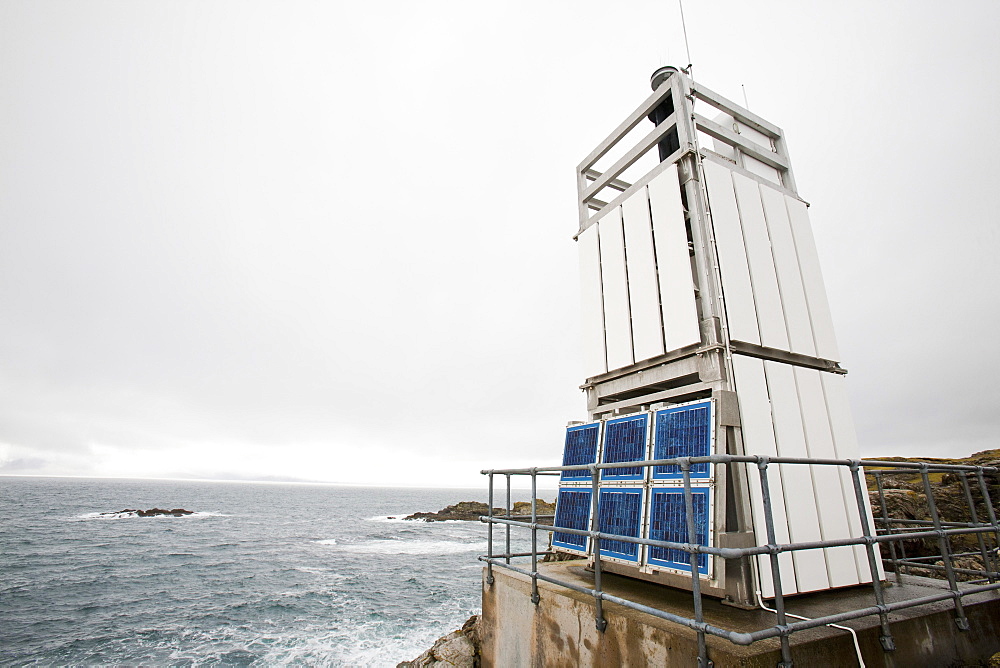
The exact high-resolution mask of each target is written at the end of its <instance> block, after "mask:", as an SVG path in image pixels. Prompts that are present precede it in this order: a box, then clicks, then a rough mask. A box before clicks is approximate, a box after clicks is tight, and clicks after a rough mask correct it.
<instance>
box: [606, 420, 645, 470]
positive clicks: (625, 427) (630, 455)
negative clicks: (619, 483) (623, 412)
mask: <svg viewBox="0 0 1000 668" xmlns="http://www.w3.org/2000/svg"><path fill="white" fill-rule="evenodd" d="M648 432H649V414H648V413H638V414H636V415H629V416H626V417H621V418H615V419H614V420H608V421H607V422H606V423H604V448H603V450H602V454H601V462H602V463H604V464H610V463H614V462H634V461H640V460H643V459H645V458H646V444H647V443H648V438H647V434H648ZM644 477H645V470H644V469H643V468H642V467H621V468H611V469H604V470H603V471H601V479H602V480H642V479H643V478H644Z"/></svg>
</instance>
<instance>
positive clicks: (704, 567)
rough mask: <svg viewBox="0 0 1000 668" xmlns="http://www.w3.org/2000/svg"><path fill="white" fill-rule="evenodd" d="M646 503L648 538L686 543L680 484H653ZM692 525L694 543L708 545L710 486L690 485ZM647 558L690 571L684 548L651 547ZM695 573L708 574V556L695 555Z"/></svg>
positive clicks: (687, 554)
mask: <svg viewBox="0 0 1000 668" xmlns="http://www.w3.org/2000/svg"><path fill="white" fill-rule="evenodd" d="M650 493H651V494H652V498H651V499H650V504H649V537H650V538H652V539H653V540H666V541H671V542H673V543H687V542H689V541H688V526H687V515H686V513H685V506H684V488H683V487H654V488H653V489H652V490H651V492H650ZM691 495H692V499H691V500H692V502H693V503H692V505H693V506H694V525H695V535H696V536H697V542H698V543H700V544H701V545H708V526H709V513H710V512H711V503H710V496H709V488H707V487H692V488H691ZM646 561H647V562H648V563H650V564H653V565H655V566H666V567H668V568H676V569H678V570H682V571H687V572H689V573H690V572H691V555H690V553H688V552H685V551H684V550H668V549H667V548H664V547H650V548H649V554H648V556H647V558H646ZM698 572H699V573H701V574H702V575H708V555H707V554H699V555H698Z"/></svg>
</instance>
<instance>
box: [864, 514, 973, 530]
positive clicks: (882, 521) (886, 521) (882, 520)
mask: <svg viewBox="0 0 1000 668" xmlns="http://www.w3.org/2000/svg"><path fill="white" fill-rule="evenodd" d="M875 523H876V524H918V525H920V526H934V522H932V521H931V520H908V519H899V518H895V517H885V518H882V517H876V518H875ZM982 525H983V523H982V522H980V523H979V524H973V523H972V522H941V526H944V527H948V526H952V527H974V526H982ZM886 530H887V531H896V529H893V528H892V527H887V529H886Z"/></svg>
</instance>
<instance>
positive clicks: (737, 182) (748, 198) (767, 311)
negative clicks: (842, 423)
mask: <svg viewBox="0 0 1000 668" xmlns="http://www.w3.org/2000/svg"><path fill="white" fill-rule="evenodd" d="M733 185H734V186H735V189H736V202H737V204H738V205H739V210H740V221H741V222H742V226H743V243H744V245H745V247H746V250H747V262H748V263H749V265H750V282H751V284H752V285H753V296H754V303H755V304H756V306H757V327H758V329H759V330H760V342H761V345H764V346H767V347H769V348H777V349H779V350H788V332H787V331H786V330H785V314H784V312H783V310H782V307H781V295H780V293H779V292H778V277H777V274H775V271H774V259H773V258H772V257H771V242H770V240H769V238H768V234H767V223H766V222H765V220H764V206H763V204H762V202H761V197H760V188H758V186H757V182H756V181H754V180H753V179H751V178H749V177H747V176H744V175H742V174H737V173H735V172H734V173H733Z"/></svg>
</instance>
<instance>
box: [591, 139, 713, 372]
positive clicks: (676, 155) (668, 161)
mask: <svg viewBox="0 0 1000 668" xmlns="http://www.w3.org/2000/svg"><path fill="white" fill-rule="evenodd" d="M691 151H692V149H691V148H690V147H689V146H682V147H680V148H678V149H677V150H676V151H674V152H673V153H671V154H670V155H669V156H667V157H666V158H665V159H664V160H661V161H660V164H658V165H657V166H656V167H653V168H652V169H651V170H649V171H648V172H646V174H644V175H643V176H642V177H641V178H639V179H636V182H635V183H633V184H632V185H631V186H630V187H629V190H626V191H625V192H623V193H621V194H620V195H618V196H617V197H615V198H614V199H613V200H611V201H610V202H608V203H607V204H606V205H605V206H604V207H601V209H603V208H605V207H610V208H611V209H614V208H615V207H617V206H619V205H621V203H622V202H624V201H625V200H626V199H628V198H629V197H631V196H632V193H633V192H636V191H638V190H639V188H642V187H643V186H644V185H646V184H647V183H649V182H650V181H652V180H653V179H654V178H656V177H657V176H659V175H660V174H662V173H663V171H664V170H665V169H667V168H668V167H670V165H672V164H674V163H676V162H678V161H679V160H680V159H681V158H682V157H683V156H685V155H687V154H688V153H690V152H691ZM595 201H596V200H594V199H591V200H590V201H589V202H588V203H587V206H588V207H590V204H591V203H593V202H595ZM598 210H600V209H598ZM593 224H594V216H588V218H587V219H586V220H581V221H580V229H579V230H577V232H576V235H575V236H574V237H573V239H576V238H577V236H579V234H580V233H581V232H583V231H584V230H585V229H587V228H588V227H590V226H591V225H593ZM701 350H702V349H701V348H699V349H698V350H697V351H691V352H685V353H682V354H681V356H682V357H688V356H690V355H693V354H695V353H696V352H698V351H701ZM643 364H644V363H643ZM634 367H635V365H632V368H634ZM603 375H607V374H603ZM595 377H596V376H595Z"/></svg>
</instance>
